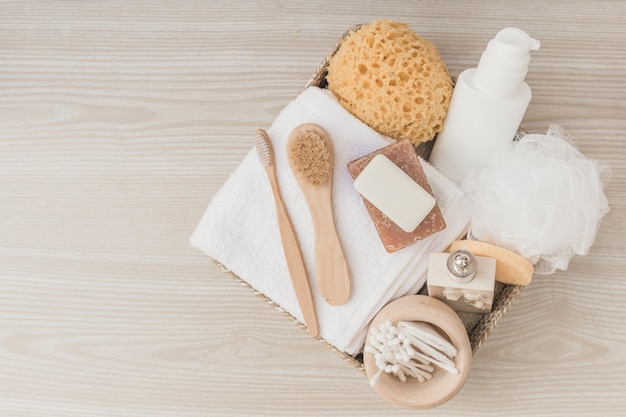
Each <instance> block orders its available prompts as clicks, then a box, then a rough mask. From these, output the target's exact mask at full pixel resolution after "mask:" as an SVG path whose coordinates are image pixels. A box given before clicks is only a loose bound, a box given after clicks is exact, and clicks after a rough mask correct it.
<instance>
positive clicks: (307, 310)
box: [255, 129, 320, 337]
mask: <svg viewBox="0 0 626 417" xmlns="http://www.w3.org/2000/svg"><path fill="white" fill-rule="evenodd" d="M255 142H256V143H255V147H256V150H257V153H258V154H259V159H260V160H261V163H262V164H263V167H264V168H265V172H266V173H267V178H268V179H269V181H270V185H271V186H272V192H273V194H274V202H275V203H276V215H277V217H278V229H279V231H280V238H281V240H282V242H283V251H284V253H285V260H286V261H287V268H288V270H289V275H290V276H291V283H292V285H293V289H294V291H295V293H296V298H297V300H298V304H299V305H300V309H301V310H302V315H303V316H304V321H305V324H306V327H307V331H308V332H309V334H310V335H311V336H313V337H317V336H319V333H320V328H319V323H318V321H317V315H316V313H315V302H314V300H313V294H312V293H311V284H310V282H309V277H308V275H307V272H306V267H305V266H304V260H303V258H302V253H301V252H300V245H299V244H298V239H297V238H296V233H295V232H294V230H293V226H292V225H291V221H290V220H289V215H288V214H287V210H286V209H285V206H284V204H283V201H282V198H281V197H280V191H279V189H278V182H277V180H276V170H275V168H274V153H273V150H272V143H271V141H270V138H269V136H268V134H267V132H265V131H264V130H263V129H259V130H258V131H257V132H256V141H255Z"/></svg>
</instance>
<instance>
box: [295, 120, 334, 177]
mask: <svg viewBox="0 0 626 417" xmlns="http://www.w3.org/2000/svg"><path fill="white" fill-rule="evenodd" d="M287 152H288V153H289V158H290V160H291V161H292V166H293V167H294V168H295V169H296V171H297V172H298V173H299V174H300V176H301V177H302V178H303V179H305V180H306V181H307V182H308V183H309V184H313V185H320V184H323V183H324V182H326V180H328V178H329V177H330V172H331V163H330V152H329V150H328V147H327V146H326V141H325V140H324V138H323V137H321V136H320V135H319V134H318V133H317V132H313V131H304V132H301V133H300V134H299V135H297V136H296V137H294V138H292V139H291V140H290V141H289V142H288V144H287Z"/></svg>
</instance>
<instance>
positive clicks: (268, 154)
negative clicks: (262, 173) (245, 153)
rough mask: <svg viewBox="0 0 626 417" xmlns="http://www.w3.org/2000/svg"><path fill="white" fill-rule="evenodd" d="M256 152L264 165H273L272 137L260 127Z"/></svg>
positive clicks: (257, 134) (256, 138) (256, 141)
mask: <svg viewBox="0 0 626 417" xmlns="http://www.w3.org/2000/svg"><path fill="white" fill-rule="evenodd" d="M254 146H255V148H256V152H257V154H258V155H259V159H260V160H261V163H262V164H263V166H264V167H268V166H270V165H272V162H273V161H272V143H271V142H270V138H269V136H268V135H267V132H265V131H264V130H263V129H259V130H257V132H256V135H255V143H254Z"/></svg>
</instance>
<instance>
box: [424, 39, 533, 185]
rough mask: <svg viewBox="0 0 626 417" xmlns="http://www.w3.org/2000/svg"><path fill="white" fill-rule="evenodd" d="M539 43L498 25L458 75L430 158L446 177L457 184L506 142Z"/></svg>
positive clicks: (520, 110)
mask: <svg viewBox="0 0 626 417" xmlns="http://www.w3.org/2000/svg"><path fill="white" fill-rule="evenodd" d="M539 46H540V43H539V41H538V40H536V39H533V38H531V37H530V36H529V35H528V34H527V33H526V32H524V31H523V30H521V29H518V28H506V29H502V30H501V31H500V32H498V34H497V35H496V36H495V38H494V39H492V40H491V41H489V44H488V45H487V48H486V49H485V52H483V54H482V56H481V58H480V62H479V63H478V66H477V67H476V68H470V69H467V70H465V71H463V72H462V73H461V74H460V75H459V77H458V79H457V82H456V86H455V88H454V92H453V93H452V98H451V100H450V107H449V109H448V114H447V115H446V119H445V121H444V124H443V130H442V131H441V132H440V133H439V135H437V140H436V141H435V145H434V147H433V150H432V153H431V156H430V163H431V164H432V165H434V166H435V167H436V168H437V169H438V170H439V171H440V172H442V173H443V174H444V175H446V176H447V177H448V178H450V179H451V180H453V181H455V182H456V183H458V184H461V183H462V182H463V180H464V179H466V178H468V177H471V176H473V175H476V174H478V173H479V172H480V170H481V169H482V168H483V167H485V166H486V165H487V162H488V161H489V158H490V157H491V156H492V155H493V154H495V153H496V152H499V151H501V150H503V149H506V148H507V147H508V146H510V145H511V143H512V141H513V138H514V137H515V133H516V132H517V129H518V128H519V125H520V123H521V121H522V119H523V117H524V114H525V113H526V109H527V108H528V104H529V103H530V99H531V91H530V87H529V86H528V84H526V82H525V81H524V79H525V77H526V73H527V72H528V63H529V62H530V51H536V50H538V49H539Z"/></svg>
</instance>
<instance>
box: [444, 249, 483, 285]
mask: <svg viewBox="0 0 626 417" xmlns="http://www.w3.org/2000/svg"><path fill="white" fill-rule="evenodd" d="M446 266H447V267H448V272H449V273H450V278H452V279H453V280H454V281H456V282H460V283H462V284H465V283H467V282H470V281H471V280H472V279H474V275H476V269H477V267H478V261H476V257H475V256H474V255H473V254H472V253H471V252H469V251H466V250H463V249H461V250H457V251H455V252H452V253H451V254H450V256H448V261H447V262H446Z"/></svg>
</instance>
